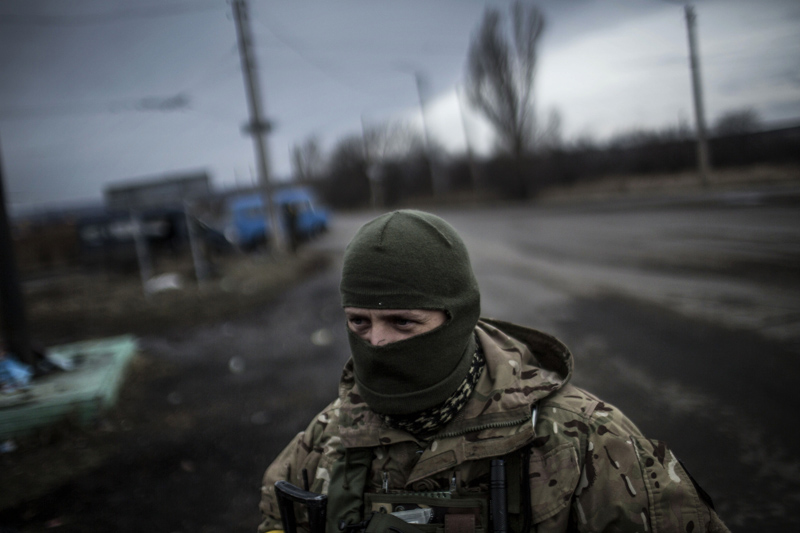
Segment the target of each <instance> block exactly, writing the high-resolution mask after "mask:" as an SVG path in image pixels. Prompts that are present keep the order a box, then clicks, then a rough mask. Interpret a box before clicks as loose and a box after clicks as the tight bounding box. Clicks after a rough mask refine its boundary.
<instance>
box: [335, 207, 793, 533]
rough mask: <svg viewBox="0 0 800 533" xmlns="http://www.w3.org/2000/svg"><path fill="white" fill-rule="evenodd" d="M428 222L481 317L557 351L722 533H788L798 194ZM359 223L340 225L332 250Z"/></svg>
mask: <svg viewBox="0 0 800 533" xmlns="http://www.w3.org/2000/svg"><path fill="white" fill-rule="evenodd" d="M436 212H437V213H438V214H440V215H441V216H443V217H444V218H446V219H447V220H449V221H450V222H451V223H452V224H453V225H454V226H455V227H456V228H457V229H458V230H459V232H460V233H461V234H462V236H463V237H464V240H465V241H466V242H467V246H468V248H469V249H470V253H471V257H472V260H473V263H474V268H475V271H476V275H477V277H478V281H479V283H480V286H481V294H482V309H483V314H484V315H485V316H493V317H496V318H501V319H505V320H509V321H513V322H517V323H522V324H526V325H530V326H533V327H536V328H538V329H542V330H544V331H548V332H551V333H554V334H556V335H557V336H558V337H560V338H561V339H562V340H563V341H564V342H566V344H567V345H568V346H570V347H571V350H572V351H573V353H574V355H575V359H576V374H575V378H574V383H575V384H577V385H579V386H582V387H584V388H587V389H589V390H591V391H592V392H594V393H596V394H598V395H599V396H601V397H602V398H603V399H604V400H607V401H608V402H610V403H613V404H615V405H617V406H618V407H620V408H621V409H622V410H623V411H624V412H625V413H626V414H628V415H629V416H630V418H632V419H633V420H634V421H635V422H636V423H637V425H639V426H640V428H641V429H642V430H643V431H644V432H645V434H646V435H647V436H648V437H650V438H657V439H660V440H664V441H666V442H667V443H668V444H669V445H670V446H672V447H673V449H674V450H675V452H676V455H677V456H678V457H679V458H680V459H681V460H682V461H683V462H684V464H685V465H686V467H687V468H688V469H689V470H690V472H691V473H692V475H693V476H694V477H695V478H696V480H697V481H698V482H699V483H700V484H701V485H702V486H703V487H704V488H705V489H706V490H707V491H708V492H709V493H710V494H711V495H712V497H713V499H714V501H715V504H716V507H717V509H718V510H719V512H720V514H721V516H723V518H724V519H725V520H726V522H728V523H729V525H730V526H731V527H732V529H734V530H735V531H750V530H762V529H764V530H767V529H768V530H770V531H794V530H795V529H796V524H797V522H798V521H800V477H798V474H800V461H798V459H797V457H796V456H795V454H794V453H793V451H794V449H795V445H796V442H797V441H798V437H800V431H798V429H797V426H796V424H794V423H793V420H794V415H793V413H796V412H797V409H798V408H800V397H798V395H797V394H796V392H795V391H796V389H795V383H796V382H797V380H798V377H800V364H799V363H798V356H799V355H800V283H798V281H800V210H798V209H797V202H796V197H795V196H794V195H788V196H785V195H780V196H772V195H769V194H757V193H752V194H747V195H745V194H724V195H718V196H709V197H706V198H704V199H703V201H697V200H696V199H695V200H694V201H686V200H684V199H677V200H673V201H670V202H660V203H655V202H653V203H649V204H641V203H619V202H617V203H603V204H596V205H593V206H591V207H588V208H587V206H572V207H570V206H561V207H558V208H553V207H546V206H539V207H535V206H534V207H530V206H525V207H516V208H503V209H499V208H498V209H474V210H468V211H464V210H447V209H443V210H438V211H436ZM366 218H369V217H368V216H367V217H364V216H357V217H352V218H351V219H345V220H340V222H341V225H342V230H341V236H342V239H341V241H342V242H343V241H346V240H347V235H348V233H349V232H351V231H354V229H353V228H354V227H357V226H358V224H360V223H361V222H363V220H365V219H366ZM345 227H346V230H345V229H344V228H345ZM339 244H341V242H340V243H337V245H339Z"/></svg>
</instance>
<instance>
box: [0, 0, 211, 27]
mask: <svg viewBox="0 0 800 533" xmlns="http://www.w3.org/2000/svg"><path fill="white" fill-rule="evenodd" d="M220 7H226V6H222V5H221V3H220V2H214V3H213V4H211V3H205V4H197V3H184V4H174V5H159V6H147V7H130V8H127V9H118V10H114V11H108V12H105V13H86V14H81V15H42V14H30V15H29V14H15V13H6V14H0V25H5V26H91V25H95V24H107V23H115V22H130V21H131V20H137V19H139V20H146V19H158V18H164V17H173V16H178V15H186V14H193V13H200V12H204V11H212V10H216V9H219V8H220Z"/></svg>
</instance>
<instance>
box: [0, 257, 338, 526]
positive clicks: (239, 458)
mask: <svg viewBox="0 0 800 533" xmlns="http://www.w3.org/2000/svg"><path fill="white" fill-rule="evenodd" d="M225 263H226V264H223V265H220V268H221V270H222V273H221V274H220V275H219V276H218V277H217V278H216V279H215V280H214V281H213V282H211V283H210V285H209V286H207V287H206V289H205V290H204V291H202V292H200V291H197V290H196V289H194V288H193V287H187V288H186V289H184V290H183V291H175V292H173V293H170V294H158V295H154V296H153V297H152V298H151V299H150V300H149V301H148V300H145V299H144V298H143V296H142V293H141V286H140V285H139V284H138V281H137V279H136V277H135V276H134V277H133V278H130V279H127V280H125V279H123V278H120V277H115V278H114V279H113V280H111V279H106V278H103V277H95V281H94V283H91V281H92V280H91V279H90V278H86V276H85V275H83V274H78V273H72V274H69V275H67V276H64V277H63V279H62V280H61V281H56V280H55V279H50V280H49V281H48V282H47V283H45V282H44V281H41V282H39V283H37V284H34V285H33V286H32V287H33V288H31V287H30V286H29V289H28V291H27V292H28V297H29V298H28V300H29V302H30V305H29V306H30V308H31V322H32V324H33V329H34V332H35V336H36V338H37V340H39V341H41V342H42V343H43V344H45V345H51V344H52V343H54V342H66V341H70V340H79V339H85V338H90V337H97V336H103V335H114V334H118V333H122V332H132V333H135V334H136V335H137V336H138V337H139V339H140V347H141V351H140V353H139V355H138V356H137V357H136V358H135V359H134V361H133V363H132V364H131V366H130V368H129V372H128V375H127V378H126V380H125V383H124V386H123V388H122V390H121V394H120V398H119V401H118V403H117V406H116V407H115V408H114V409H113V410H112V411H111V412H109V413H108V414H107V415H106V416H105V417H104V418H103V419H102V420H100V421H98V423H97V424H96V425H95V426H92V427H90V428H79V427H76V426H75V425H73V424H70V423H69V421H65V423H64V424H62V425H61V426H58V427H55V428H49V429H47V430H43V431H39V432H37V433H36V434H35V435H31V436H29V437H26V438H22V439H16V440H15V443H16V445H17V450H16V451H14V452H12V453H4V454H2V455H0V470H1V471H2V472H3V476H2V477H3V486H2V488H1V489H0V528H8V529H0V530H2V531H6V530H10V531H15V530H16V531H20V532H38V531H65V532H66V531H76V532H100V531H103V532H106V531H119V532H125V531H130V532H134V531H135V532H143V531H158V532H178V531H182V532H187V533H189V532H192V533H194V532H217V531H220V532H221V531H254V530H255V528H256V527H257V524H258V522H259V512H258V499H259V489H260V477H261V474H262V473H263V470H264V468H265V467H266V465H267V464H268V463H269V461H270V460H271V459H272V457H274V456H275V455H276V454H277V453H278V451H280V449H281V447H282V446H283V445H284V444H285V443H286V442H287V441H288V439H289V438H291V436H293V435H294V434H295V433H296V432H297V431H298V430H299V429H300V428H301V426H303V425H304V424H305V423H306V422H307V421H308V420H310V418H311V417H312V416H313V414H314V413H315V412H317V411H318V410H319V408H321V407H322V406H324V404H325V403H326V402H327V401H328V400H329V399H330V398H331V397H332V396H333V395H334V394H335V387H336V376H337V375H338V372H339V370H340V369H341V366H342V363H343V360H342V357H346V354H347V351H346V349H345V350H342V347H344V346H345V345H346V340H345V337H344V336H343V335H341V333H336V332H338V330H339V329H341V324H342V322H341V316H340V314H339V313H340V310H339V308H338V294H336V293H335V290H331V289H330V288H328V287H330V286H331V284H330V283H329V282H328V283H327V284H322V285H319V284H316V283H314V279H316V278H319V277H320V276H322V277H324V276H330V275H331V272H330V269H329V268H327V266H328V264H329V258H328V257H327V256H325V255H323V254H321V253H314V252H307V251H306V252H302V253H301V254H300V256H299V257H297V258H292V259H289V260H287V261H285V262H276V261H273V260H271V259H269V258H264V257H261V258H259V257H255V258H252V257H238V258H228V259H226V260H225ZM334 275H335V274H334ZM309 277H310V278H311V282H310V283H305V284H303V285H302V286H301V287H299V289H300V290H301V291H302V294H298V293H297V290H298V282H300V281H305V280H308V279H309ZM333 286H334V287H335V284H334V285H333ZM44 287H47V288H46V289H45V288H44ZM103 291H106V292H105V293H104V292H103ZM293 291H294V292H293ZM315 291H316V292H315ZM319 291H321V292H319ZM310 302H312V303H313V302H315V303H318V305H316V306H314V305H309V303H310ZM65 311H67V312H65ZM311 368H313V372H314V374H315V379H316V380H318V381H319V382H322V383H323V385H315V386H314V387H312V388H308V387H304V386H303V376H304V374H305V373H306V372H307V371H311V370H308V369H311ZM325 383H327V386H326V385H325ZM289 413H290V415H289ZM287 415H288V416H287Z"/></svg>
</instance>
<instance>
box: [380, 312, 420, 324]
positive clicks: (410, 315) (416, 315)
mask: <svg viewBox="0 0 800 533" xmlns="http://www.w3.org/2000/svg"><path fill="white" fill-rule="evenodd" d="M383 316H384V317H386V318H402V319H405V320H414V321H417V322H423V321H426V320H428V319H429V318H430V317H429V316H428V315H427V314H426V313H424V312H422V311H416V310H413V309H398V310H396V311H389V312H387V313H384V314H383Z"/></svg>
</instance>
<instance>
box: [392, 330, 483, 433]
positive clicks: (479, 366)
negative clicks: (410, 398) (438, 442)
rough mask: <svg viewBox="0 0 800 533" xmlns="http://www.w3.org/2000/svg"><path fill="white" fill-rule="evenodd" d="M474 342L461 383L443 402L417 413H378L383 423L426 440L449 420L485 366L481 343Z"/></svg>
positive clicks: (456, 412)
mask: <svg viewBox="0 0 800 533" xmlns="http://www.w3.org/2000/svg"><path fill="white" fill-rule="evenodd" d="M476 344H477V349H476V350H475V354H474V355H473V356H472V363H471V364H470V367H469V372H467V375H466V377H465V378H464V381H462V382H461V385H459V387H458V388H457V389H456V390H455V392H453V394H451V395H450V396H449V397H448V398H447V399H446V400H445V401H444V402H442V403H440V404H439V405H434V406H433V407H429V408H428V409H425V410H424V411H420V412H418V413H411V414H408V415H379V416H380V417H381V419H382V420H383V421H384V423H386V424H387V425H388V426H390V427H393V428H395V429H402V430H404V431H407V432H409V433H411V434H412V435H414V436H415V437H417V438H419V439H422V440H427V439H429V438H430V437H432V436H433V435H434V434H435V433H436V432H437V431H439V429H440V428H442V427H444V425H445V424H447V423H448V422H450V421H451V420H452V419H453V418H454V417H455V416H456V415H457V414H458V412H459V411H460V410H461V408H462V407H464V405H466V403H467V400H469V397H470V395H471V394H472V391H473V390H474V389H475V384H476V383H478V379H479V378H480V377H481V373H482V372H483V367H484V366H486V359H485V358H484V356H483V351H482V350H481V344H480V342H477V343H476Z"/></svg>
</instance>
